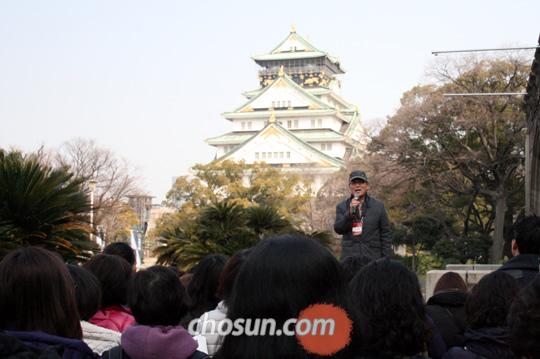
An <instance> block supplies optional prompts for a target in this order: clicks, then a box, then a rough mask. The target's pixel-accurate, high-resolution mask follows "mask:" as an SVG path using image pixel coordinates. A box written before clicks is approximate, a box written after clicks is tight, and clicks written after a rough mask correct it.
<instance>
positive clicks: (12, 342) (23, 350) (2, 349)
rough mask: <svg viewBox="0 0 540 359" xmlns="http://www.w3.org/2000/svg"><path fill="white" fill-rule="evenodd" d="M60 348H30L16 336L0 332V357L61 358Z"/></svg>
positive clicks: (24, 358)
mask: <svg viewBox="0 0 540 359" xmlns="http://www.w3.org/2000/svg"><path fill="white" fill-rule="evenodd" d="M59 351H61V350H60V348H56V347H49V348H47V349H45V350H38V349H34V348H30V347H28V346H26V345H24V344H23V343H22V342H20V341H19V340H18V339H17V338H15V337H12V336H10V335H6V334H4V333H0V358H9V359H17V358H20V359H62V356H61V355H60V354H59Z"/></svg>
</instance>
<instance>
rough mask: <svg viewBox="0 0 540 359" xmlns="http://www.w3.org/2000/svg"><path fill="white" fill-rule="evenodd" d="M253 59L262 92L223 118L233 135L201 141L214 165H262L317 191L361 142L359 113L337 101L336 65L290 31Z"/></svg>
mask: <svg viewBox="0 0 540 359" xmlns="http://www.w3.org/2000/svg"><path fill="white" fill-rule="evenodd" d="M252 58H253V60H254V61H255V62H256V63H257V64H258V65H260V66H261V67H262V69H261V70H260V71H259V85H260V88H258V89H256V90H253V91H248V92H244V93H243V95H244V96H245V97H246V98H247V101H246V102H245V103H244V104H243V105H242V106H240V107H238V108H237V109H235V110H234V111H231V112H226V113H224V114H223V117H225V118H226V119H227V120H229V121H231V124H232V127H233V129H232V131H231V132H229V133H226V134H223V135H221V136H217V137H213V138H209V139H207V140H206V142H207V143H208V144H210V145H212V146H214V147H216V149H217V161H224V160H234V161H240V160H244V161H245V162H246V163H253V162H257V161H264V162H267V163H269V164H271V165H272V166H275V167H279V168H281V169H283V170H284V171H290V172H295V173H300V174H301V175H302V176H306V177H309V178H310V179H312V180H313V189H314V190H315V191H316V190H318V189H319V188H320V187H321V186H322V185H323V184H324V182H325V180H326V178H327V177H328V175H329V174H331V173H334V172H336V171H338V170H339V169H340V168H342V167H343V165H344V160H346V159H347V158H349V157H350V156H354V155H355V154H357V153H358V152H359V151H360V152H361V151H362V149H363V148H364V147H365V143H366V138H365V135H364V133H365V132H364V130H363V127H362V124H361V122H360V117H359V113H358V109H357V108H356V107H355V106H353V105H351V104H350V103H348V102H347V101H345V100H344V99H343V98H342V97H341V96H340V95H339V90H340V81H339V79H338V78H337V76H338V75H341V74H344V71H343V69H342V68H341V64H340V62H339V61H338V59H336V58H335V57H332V56H330V55H329V54H327V53H326V52H323V51H320V50H318V49H317V48H315V47H314V46H313V45H311V44H310V43H309V42H308V41H307V40H305V39H304V38H303V37H301V36H300V35H298V34H297V33H296V30H295V29H294V28H293V29H292V30H291V32H290V33H289V35H288V36H287V37H286V38H285V39H284V40H283V41H282V42H281V43H280V44H279V45H278V46H276V47H275V48H274V49H273V50H271V51H270V52H269V53H268V54H264V55H258V56H253V57H252Z"/></svg>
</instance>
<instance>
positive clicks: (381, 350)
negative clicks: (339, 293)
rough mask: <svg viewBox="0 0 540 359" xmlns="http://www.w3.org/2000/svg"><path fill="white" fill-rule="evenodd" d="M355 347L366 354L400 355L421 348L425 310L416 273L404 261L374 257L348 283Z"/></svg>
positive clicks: (424, 336)
mask: <svg viewBox="0 0 540 359" xmlns="http://www.w3.org/2000/svg"><path fill="white" fill-rule="evenodd" d="M351 302H352V303H351V305H352V306H353V310H354V313H355V325H356V326H355V347H356V348H357V350H359V351H360V352H361V353H364V354H368V355H373V354H377V355H379V354H380V355H382V356H391V357H393V356H402V355H414V354H418V353H420V352H422V351H423V349H424V345H425V342H426V340H427V337H428V332H427V329H426V312H425V307H424V303H423V298H422V293H421V291H420V285H419V284H418V278H417V277H416V275H415V274H414V273H413V272H411V271H410V270H408V269H407V268H406V267H405V266H404V265H403V264H401V263H399V262H395V261H390V260H377V261H374V262H371V263H370V264H368V265H367V266H365V267H364V268H363V269H362V270H361V271H360V272H358V274H356V276H355V277H354V278H353V280H352V282H351Z"/></svg>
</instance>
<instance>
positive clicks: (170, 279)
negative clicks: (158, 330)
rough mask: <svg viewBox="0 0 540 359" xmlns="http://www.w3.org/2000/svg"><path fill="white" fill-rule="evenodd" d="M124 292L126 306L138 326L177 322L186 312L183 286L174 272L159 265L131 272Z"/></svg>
mask: <svg viewBox="0 0 540 359" xmlns="http://www.w3.org/2000/svg"><path fill="white" fill-rule="evenodd" d="M128 293H129V294H128V305H129V307H130V309H131V312H132V313H133V317H134V318H135V320H136V321H137V323H138V324H141V325H151V326H154V325H163V326H167V325H178V323H180V319H181V318H182V317H183V316H184V315H185V314H186V312H187V305H186V294H185V290H184V287H182V284H181V283H180V281H179V280H178V277H177V275H176V274H175V273H174V272H173V271H171V270H170V269H168V268H166V267H163V266H153V267H150V268H148V269H144V270H141V271H138V272H137V273H135V274H134V275H133V278H132V280H131V283H130V286H129V291H128Z"/></svg>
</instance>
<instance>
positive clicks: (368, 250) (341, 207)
mask: <svg viewBox="0 0 540 359" xmlns="http://www.w3.org/2000/svg"><path fill="white" fill-rule="evenodd" d="M351 199H352V195H351V196H350V197H349V198H347V199H346V200H344V201H343V202H341V203H339V204H338V205H337V206H336V221H335V222H334V230H335V231H336V233H338V234H342V235H343V240H342V251H341V258H342V259H343V258H345V257H349V256H352V255H364V256H367V257H369V258H372V259H378V258H382V257H386V256H389V255H391V254H392V247H391V244H392V233H391V231H390V224H389V223H388V215H387V214H386V210H385V209H384V205H383V203H382V202H381V201H379V200H377V199H375V198H373V197H370V196H369V195H367V194H366V197H365V199H364V203H363V204H362V213H363V217H364V223H363V226H362V234H361V235H360V236H353V234H352V220H353V218H352V216H351V213H350V205H351Z"/></svg>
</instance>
